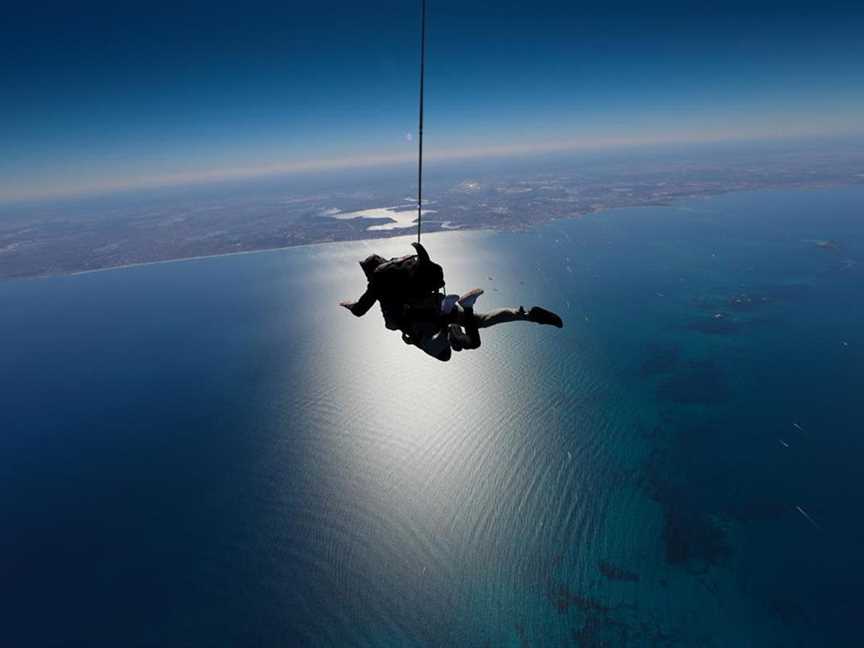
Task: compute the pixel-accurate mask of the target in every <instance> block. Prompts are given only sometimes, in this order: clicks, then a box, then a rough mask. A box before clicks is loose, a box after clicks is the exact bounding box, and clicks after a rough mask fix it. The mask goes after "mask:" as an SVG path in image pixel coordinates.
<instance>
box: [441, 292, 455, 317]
mask: <svg viewBox="0 0 864 648" xmlns="http://www.w3.org/2000/svg"><path fill="white" fill-rule="evenodd" d="M458 301H459V295H444V299H442V300H441V312H442V313H444V314H445V315H449V314H450V313H452V312H453V307H454V306H455V305H456V303H457V302H458Z"/></svg>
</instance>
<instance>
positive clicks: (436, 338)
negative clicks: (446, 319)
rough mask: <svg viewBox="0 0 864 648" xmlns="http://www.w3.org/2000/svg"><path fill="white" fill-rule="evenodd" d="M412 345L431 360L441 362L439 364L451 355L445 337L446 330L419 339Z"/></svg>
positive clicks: (448, 342) (446, 337)
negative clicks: (431, 358)
mask: <svg viewBox="0 0 864 648" xmlns="http://www.w3.org/2000/svg"><path fill="white" fill-rule="evenodd" d="M414 344H415V345H416V346H417V347H418V348H420V349H422V350H423V351H424V352H425V353H428V354H429V355H431V356H432V357H433V358H435V359H437V360H441V362H447V361H448V360H449V359H450V356H451V355H452V353H451V349H450V339H449V338H448V336H447V329H446V328H444V329H441V330H440V331H438V332H437V333H435V335H432V336H426V337H421V338H420V339H418V340H416V341H415V342H414Z"/></svg>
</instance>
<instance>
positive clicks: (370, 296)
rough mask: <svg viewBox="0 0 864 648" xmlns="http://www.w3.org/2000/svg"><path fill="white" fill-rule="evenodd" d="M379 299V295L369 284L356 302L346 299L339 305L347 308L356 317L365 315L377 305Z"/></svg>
mask: <svg viewBox="0 0 864 648" xmlns="http://www.w3.org/2000/svg"><path fill="white" fill-rule="evenodd" d="M377 299H378V295H377V294H376V293H375V291H374V290H372V286H371V285H368V286H366V292H364V293H363V294H362V295H361V296H360V299H358V300H357V301H356V302H348V301H344V302H339V305H340V306H344V307H345V308H347V309H348V310H349V311H351V314H352V315H354V316H355V317H363V316H364V315H365V314H366V313H368V312H369V309H370V308H372V307H373V306H374V305H375V301H376V300H377Z"/></svg>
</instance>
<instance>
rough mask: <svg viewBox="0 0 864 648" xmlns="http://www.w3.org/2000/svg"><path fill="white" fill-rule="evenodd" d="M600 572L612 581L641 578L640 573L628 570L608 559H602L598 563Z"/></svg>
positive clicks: (632, 580)
mask: <svg viewBox="0 0 864 648" xmlns="http://www.w3.org/2000/svg"><path fill="white" fill-rule="evenodd" d="M597 567H598V569H600V573H601V574H603V575H604V576H605V577H606V578H608V579H609V580H611V581H625V582H636V581H638V580H639V574H636V573H635V572H631V571H627V570H626V569H624V568H623V567H619V566H617V565H614V564H612V563H611V562H609V561H608V560H601V561H600V562H599V563H598V565H597Z"/></svg>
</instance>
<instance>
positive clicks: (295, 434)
mask: <svg viewBox="0 0 864 648" xmlns="http://www.w3.org/2000/svg"><path fill="white" fill-rule="evenodd" d="M862 217H864V188H861V187H853V188H846V189H830V190H828V189H826V190H818V191H795V192H760V193H753V194H733V195H728V196H721V197H715V198H710V199H704V200H695V201H690V202H686V203H682V204H681V205H679V206H676V207H656V208H643V209H633V210H619V211H612V212H608V213H604V214H597V215H594V216H591V217H587V218H584V219H581V220H578V221H567V222H560V223H555V224H552V225H549V226H546V227H543V228H540V229H537V230H534V231H530V232H524V233H514V234H504V233H490V232H477V233H448V234H441V235H432V236H429V237H428V238H427V241H426V242H427V245H428V247H429V249H430V250H431V252H432V254H433V256H434V257H435V258H437V259H438V260H440V261H441V263H442V264H443V265H444V266H445V268H446V272H447V280H448V288H451V289H453V290H463V289H467V288H469V287H473V286H476V285H479V286H481V287H483V288H485V289H486V294H485V295H484V296H483V297H482V298H481V302H480V304H481V305H483V306H485V307H489V308H492V307H496V306H503V305H508V304H520V303H522V304H525V305H526V306H528V305H531V304H535V303H536V304H542V305H545V306H548V307H550V308H554V309H556V310H559V311H560V312H561V313H562V315H563V316H564V318H565V321H566V327H565V329H564V330H562V331H557V330H554V329H549V328H543V327H538V326H533V325H528V324H514V325H510V326H506V327H503V326H502V327H500V328H496V329H492V330H489V331H486V332H484V344H483V347H482V349H480V350H479V351H476V352H471V353H467V352H466V353H462V354H458V355H456V356H455V357H454V359H453V361H451V362H450V363H447V364H442V363H437V362H435V361H433V360H431V359H428V358H426V357H425V356H423V355H422V354H420V353H419V352H417V351H416V350H414V349H411V348H408V347H405V346H404V345H403V344H402V342H401V341H400V340H399V337H398V335H396V334H394V333H391V332H387V331H385V330H384V328H383V326H382V321H381V319H380V316H379V315H378V314H377V313H374V312H373V313H370V315H368V316H367V317H365V318H363V319H360V320H356V319H354V318H352V317H350V315H348V314H347V313H345V312H344V311H342V310H341V309H339V308H338V307H337V306H335V304H336V302H337V301H339V300H340V299H343V298H346V297H350V296H352V295H355V294H359V292H360V291H361V290H362V288H363V281H362V275H361V273H360V270H359V268H358V267H357V266H356V261H357V260H358V259H360V258H362V257H364V256H365V255H367V254H369V253H371V252H373V251H375V252H380V253H382V254H384V255H388V256H389V255H397V254H402V253H405V252H407V251H408V247H407V245H408V239H391V240H388V241H383V242H382V241H379V242H375V243H373V242H359V243H351V244H339V245H324V246H314V247H309V248H297V249H292V250H286V251H280V252H272V253H262V254H255V255H245V256H236V257H224V258H214V259H205V260H197V261H192V262H182V263H173V264H164V265H155V266H147V267H138V268H129V269H124V270H118V271H111V272H102V273H94V274H89V275H79V276H74V277H62V278H54V279H49V280H35V281H19V282H8V283H4V284H0V300H2V302H3V304H4V317H3V318H2V320H0V354H2V357H3V364H2V368H0V386H2V393H3V407H2V411H0V430H2V437H0V443H2V453H0V457H2V458H0V520H2V524H3V528H4V530H5V532H4V534H2V538H0V568H2V576H3V578H2V582H3V585H2V587H0V596H2V599H3V601H2V603H3V605H2V606H0V610H2V611H0V615H2V621H3V627H4V628H5V635H6V636H7V637H8V638H10V641H11V642H12V643H11V645H106V646H107V645H118V644H122V645H238V644H243V645H286V644H288V643H292V642H293V643H303V644H307V645H312V644H317V645H337V644H341V645H424V646H425V645H484V644H488V645H522V644H524V643H526V642H527V643H528V644H530V645H562V644H564V645H583V646H597V645H610V646H611V645H634V646H641V645H646V646H653V645H657V646H664V645H716V646H725V645H754V646H764V645H783V646H790V645H802V646H804V645H806V646H814V645H834V646H837V645H857V643H858V642H857V632H856V611H857V609H856V606H857V599H858V597H857V584H858V583H860V582H861V579H862V576H864V564H862V559H861V557H860V555H859V548H860V546H861V542H862V540H864V526H862V523H861V522H860V521H859V520H858V519H857V517H856V515H855V511H856V510H857V509H858V508H860V502H861V501H862V495H864V487H862V485H861V483H860V466H861V460H862V458H864V443H862V440H861V435H860V431H861V429H862V415H861V413H860V410H859V408H858V405H859V400H860V396H859V395H860V394H861V393H864V351H862V349H864V339H862V338H861V331H862V326H861V325H862V323H864V299H862V297H864V295H862V292H864V288H862V286H864V282H862V277H861V265H859V262H860V260H861V258H862V256H864V255H862V250H864V228H862ZM817 240H832V241H835V242H836V243H835V244H834V245H831V246H828V247H820V246H819V245H817V244H816V243H815V241H817ZM718 314H719V315H721V316H720V317H716V316H717V315H718ZM796 507H801V509H802V510H803V511H805V512H806V513H807V514H808V515H809V516H810V519H811V520H812V522H811V521H809V520H808V519H807V518H806V517H805V516H804V515H802V513H801V512H800V511H799V510H798V509H797V508H796Z"/></svg>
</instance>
